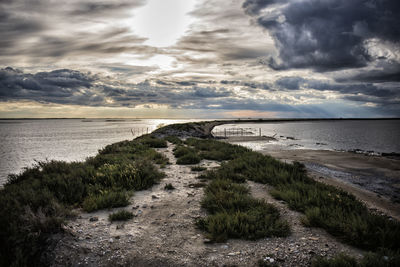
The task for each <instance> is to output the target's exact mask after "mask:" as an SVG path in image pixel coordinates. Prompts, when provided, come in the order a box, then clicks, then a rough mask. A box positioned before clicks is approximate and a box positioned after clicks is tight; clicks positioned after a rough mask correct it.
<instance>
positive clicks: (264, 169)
mask: <svg viewBox="0 0 400 267" xmlns="http://www.w3.org/2000/svg"><path fill="white" fill-rule="evenodd" d="M185 143H186V144H187V145H188V146H190V147H189V148H194V149H195V150H196V152H197V153H198V154H199V155H200V156H202V157H203V158H206V157H207V158H209V159H216V160H224V162H223V163H222V164H221V167H220V168H218V169H217V170H211V171H208V172H206V173H205V174H203V175H201V176H200V177H199V178H200V179H208V180H219V181H220V180H229V181H232V183H242V182H244V181H246V180H252V181H255V182H258V183H265V184H270V185H272V186H274V190H273V191H272V192H271V193H272V195H273V196H274V197H275V198H277V199H281V200H284V201H285V202H287V203H288V205H289V207H290V208H292V209H294V210H297V211H300V212H303V213H304V214H305V217H304V219H303V222H304V224H305V225H307V226H314V227H321V228H324V229H326V230H327V231H328V232H329V233H330V234H332V235H333V236H335V237H337V238H338V239H340V240H342V241H345V242H346V243H348V244H351V245H354V246H356V247H359V248H363V249H368V250H372V251H376V250H378V249H379V248H385V249H389V250H392V251H398V250H399V249H400V243H399V242H398V240H400V223H399V222H397V221H395V220H389V219H388V218H386V217H385V216H381V215H377V214H373V213H371V212H369V210H368V209H367V208H366V207H365V205H364V204H362V203H361V202H359V201H358V200H357V199H356V198H355V197H354V196H353V195H351V194H348V193H346V192H344V191H342V190H340V189H337V188H335V187H333V186H329V185H325V184H322V183H319V182H316V181H314V180H313V179H311V178H309V177H308V176H307V174H306V171H305V168H304V166H303V165H302V164H300V163H296V162H295V163H294V164H286V163H283V162H280V161H278V160H276V159H274V158H272V157H269V156H265V155H262V154H260V153H257V152H253V151H250V150H248V149H246V148H242V147H238V146H234V145H230V144H227V143H223V142H218V141H214V140H200V139H193V138H190V139H188V140H187V141H186V142H185ZM193 153H195V152H193ZM210 155H212V156H210ZM215 155H218V156H215ZM229 159H230V160H229ZM211 184H212V185H214V184H213V183H211ZM211 184H210V186H211ZM207 188H208V187H207ZM206 190H207V189H206ZM207 197H209V196H208V194H207V195H206V199H207ZM225 201H230V199H229V198H228V197H226V198H225ZM240 203H242V202H240ZM210 205H211V204H210ZM207 207H208V206H207ZM225 208H226V207H225ZM208 209H209V207H208ZM219 216H222V215H219ZM224 216H225V215H224ZM219 219H220V218H219ZM224 219H226V218H224ZM221 220H222V219H221ZM214 221H216V219H214ZM206 228H207V227H206ZM208 231H210V232H211V231H215V229H213V230H208ZM224 231H226V229H224Z"/></svg>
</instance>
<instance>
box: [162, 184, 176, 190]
mask: <svg viewBox="0 0 400 267" xmlns="http://www.w3.org/2000/svg"><path fill="white" fill-rule="evenodd" d="M174 189H175V187H174V186H173V185H172V184H170V183H169V184H166V185H165V186H164V190H174Z"/></svg>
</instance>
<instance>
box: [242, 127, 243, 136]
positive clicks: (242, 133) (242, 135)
mask: <svg viewBox="0 0 400 267" xmlns="http://www.w3.org/2000/svg"><path fill="white" fill-rule="evenodd" d="M242 136H243V128H242Z"/></svg>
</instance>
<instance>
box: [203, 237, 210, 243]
mask: <svg viewBox="0 0 400 267" xmlns="http://www.w3.org/2000/svg"><path fill="white" fill-rule="evenodd" d="M203 243H205V244H208V243H211V240H210V239H207V238H206V239H204V240H203Z"/></svg>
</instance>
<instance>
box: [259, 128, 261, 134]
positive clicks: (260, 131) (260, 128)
mask: <svg viewBox="0 0 400 267" xmlns="http://www.w3.org/2000/svg"><path fill="white" fill-rule="evenodd" d="M259 130H260V136H261V128H260V129H259Z"/></svg>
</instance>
